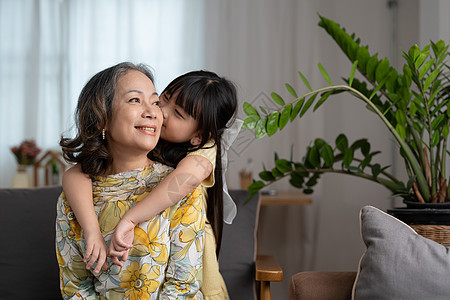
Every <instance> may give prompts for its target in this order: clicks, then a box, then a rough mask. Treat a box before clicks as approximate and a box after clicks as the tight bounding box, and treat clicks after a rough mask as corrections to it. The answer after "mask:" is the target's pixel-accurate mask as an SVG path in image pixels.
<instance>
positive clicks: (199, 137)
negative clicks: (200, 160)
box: [190, 132, 202, 146]
mask: <svg viewBox="0 0 450 300" xmlns="http://www.w3.org/2000/svg"><path fill="white" fill-rule="evenodd" d="M190 142H191V145H192V146H198V145H200V144H201V143H202V134H201V132H197V133H196V134H195V135H194V136H193V137H192V138H191V140H190Z"/></svg>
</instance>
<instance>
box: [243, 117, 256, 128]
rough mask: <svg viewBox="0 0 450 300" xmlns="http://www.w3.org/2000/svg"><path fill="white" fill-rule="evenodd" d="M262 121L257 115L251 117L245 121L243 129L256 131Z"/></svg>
mask: <svg viewBox="0 0 450 300" xmlns="http://www.w3.org/2000/svg"><path fill="white" fill-rule="evenodd" d="M259 119H260V117H259V116H257V115H251V116H248V117H247V118H245V119H244V124H242V129H255V127H256V123H257V122H258V120H259Z"/></svg>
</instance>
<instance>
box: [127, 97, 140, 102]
mask: <svg viewBox="0 0 450 300" xmlns="http://www.w3.org/2000/svg"><path fill="white" fill-rule="evenodd" d="M128 102H134V103H139V98H132V99H130V100H128Z"/></svg>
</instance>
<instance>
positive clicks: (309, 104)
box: [300, 94, 317, 118]
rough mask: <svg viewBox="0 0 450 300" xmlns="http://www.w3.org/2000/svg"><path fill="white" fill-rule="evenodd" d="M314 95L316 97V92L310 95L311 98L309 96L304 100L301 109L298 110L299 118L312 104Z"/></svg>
mask: <svg viewBox="0 0 450 300" xmlns="http://www.w3.org/2000/svg"><path fill="white" fill-rule="evenodd" d="M316 97H317V94H314V95H312V96H311V98H309V100H308V101H307V102H306V104H305V106H303V108H302V111H301V112H300V118H301V117H303V115H304V114H305V113H306V111H307V110H308V108H309V107H310V106H311V105H312V104H313V102H314V100H315V99H316Z"/></svg>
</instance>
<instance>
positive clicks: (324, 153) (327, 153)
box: [320, 144, 334, 167]
mask: <svg viewBox="0 0 450 300" xmlns="http://www.w3.org/2000/svg"><path fill="white" fill-rule="evenodd" d="M320 156H321V157H322V159H323V161H324V162H325V165H326V166H327V167H332V166H333V164H334V155H333V149H332V148H331V146H330V145H328V144H325V145H323V147H322V150H321V151H320Z"/></svg>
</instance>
